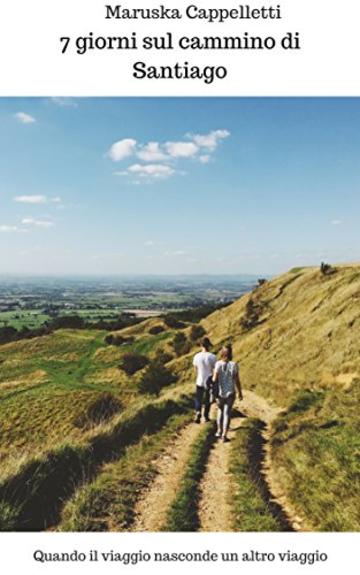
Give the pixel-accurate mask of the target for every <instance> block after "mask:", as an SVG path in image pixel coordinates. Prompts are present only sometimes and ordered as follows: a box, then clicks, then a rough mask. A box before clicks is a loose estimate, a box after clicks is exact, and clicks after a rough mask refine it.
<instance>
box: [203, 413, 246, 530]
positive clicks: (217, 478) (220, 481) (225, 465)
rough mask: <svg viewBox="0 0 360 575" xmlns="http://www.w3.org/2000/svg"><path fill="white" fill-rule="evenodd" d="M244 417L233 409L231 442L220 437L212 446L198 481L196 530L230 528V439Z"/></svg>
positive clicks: (230, 432) (231, 485)
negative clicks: (200, 479) (199, 482)
mask: <svg viewBox="0 0 360 575" xmlns="http://www.w3.org/2000/svg"><path fill="white" fill-rule="evenodd" d="M243 421H244V417H243V416H241V415H240V414H239V412H236V413H235V415H234V416H233V417H232V419H231V424H230V429H229V432H228V437H229V439H230V442H228V443H223V442H222V441H221V440H220V439H219V440H218V441H216V443H215V444H214V445H213V447H212V449H211V451H210V455H209V459H208V463H207V467H206V471H205V473H204V476H203V478H202V481H201V484H200V493H201V495H200V502H199V508H198V509H199V520H200V529H199V531H216V532H218V531H232V530H233V529H232V525H231V524H232V514H231V497H230V495H231V490H232V489H234V485H233V481H232V476H231V474H230V472H229V459H230V450H231V439H233V438H234V436H235V433H236V432H237V430H238V429H239V428H240V427H241V425H242V423H243Z"/></svg>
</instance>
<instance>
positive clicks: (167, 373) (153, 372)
mask: <svg viewBox="0 0 360 575" xmlns="http://www.w3.org/2000/svg"><path fill="white" fill-rule="evenodd" d="M176 381H177V376H176V375H175V374H174V373H173V372H172V371H171V370H170V369H169V368H167V367H165V366H164V365H162V364H160V363H158V362H154V363H152V364H150V365H149V366H148V367H147V368H146V370H145V372H144V373H143V375H142V377H141V379H140V381H139V391H140V392H141V393H149V394H151V395H159V393H160V391H161V389H162V388H163V387H165V386H167V385H171V384H172V383H175V382H176Z"/></svg>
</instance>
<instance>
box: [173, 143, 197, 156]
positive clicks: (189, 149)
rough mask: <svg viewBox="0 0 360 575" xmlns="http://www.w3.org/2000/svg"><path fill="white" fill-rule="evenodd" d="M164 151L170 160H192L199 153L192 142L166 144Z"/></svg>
mask: <svg viewBox="0 0 360 575" xmlns="http://www.w3.org/2000/svg"><path fill="white" fill-rule="evenodd" d="M165 149H166V151H167V152H168V154H169V155H170V156H171V157H172V158H192V157H193V156H195V155H196V154H197V153H198V151H199V148H198V147H197V146H196V145H195V144H194V143H193V142H166V144H165Z"/></svg>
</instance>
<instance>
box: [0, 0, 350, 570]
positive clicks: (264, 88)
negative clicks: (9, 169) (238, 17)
mask: <svg viewBox="0 0 360 575" xmlns="http://www.w3.org/2000/svg"><path fill="white" fill-rule="evenodd" d="M164 3H165V4H166V5H168V6H173V7H179V8H183V7H184V6H186V5H188V4H190V2H184V1H182V0H178V1H177V2H175V1H174V0H168V1H167V2H165V0H164ZM249 3H250V4H251V5H252V6H261V5H262V2H258V3H255V2H250V0H249ZM104 4H105V2H103V1H102V0H18V1H10V0H6V1H5V0H0V6H1V12H0V96H45V95H51V96H100V95H103V96H215V95H222V96H231V95H234V96H246V95H249V96H286V95H290V96H320V95H322V96H338V95H341V96H359V95H360V74H359V45H358V41H359V20H360V7H359V2H358V0H341V2H340V1H334V0H283V1H282V2H280V4H281V6H282V14H283V20H281V21H266V22H263V23H262V22H261V21H260V20H258V21H254V22H253V23H251V22H241V21H233V22H229V23H227V24H222V25H220V24H219V25H216V24H212V25H210V24H207V23H202V24H201V22H198V21H194V22H193V23H190V22H189V21H187V20H183V21H174V22H171V21H165V22H160V21H145V22H141V21H116V20H112V21H109V20H105V19H104V15H105V10H104ZM197 4H198V5H203V6H207V7H209V6H212V7H219V6H221V7H236V6H237V3H236V2H229V1H228V0H222V1H221V4H220V0H219V2H218V3H216V2H215V1H213V0H212V1H209V2H204V1H199V2H197ZM264 4H265V5H266V4H267V2H265V1H264ZM124 5H125V6H126V4H124ZM156 5H157V4H156V3H155V2H145V1H144V0H142V1H140V0H139V1H138V2H131V3H130V2H129V3H128V6H129V7H138V8H141V7H150V6H156ZM274 5H276V2H274ZM90 31H92V32H94V34H95V35H103V36H107V35H127V34H131V33H132V32H133V31H136V32H137V34H138V36H139V37H141V36H143V35H160V34H161V33H165V32H167V31H171V32H173V34H174V35H175V36H179V35H183V34H186V35H189V36H190V35H191V36H193V35H199V36H201V35H208V36H210V35H213V36H214V35H241V34H243V33H244V32H245V31H248V32H249V33H250V34H258V35H273V36H276V37H277V38H278V37H279V36H280V35H281V34H283V33H285V32H288V31H294V32H300V34H301V38H302V50H301V51H298V52H294V51H289V52H281V51H278V50H277V51H270V52H266V51H264V52H251V51H248V52H246V51H238V52H236V51H230V52H224V51H223V52H220V53H214V52H192V53H188V52H178V53H176V52H175V51H171V52H154V51H152V52H150V53H149V52H145V53H144V52H142V51H140V50H138V51H136V52H125V51H124V52H105V51H103V52H96V53H95V52H90V53H88V54H87V55H85V56H79V55H75V54H74V53H68V54H65V55H62V54H61V50H60V43H59V37H60V36H66V35H69V36H79V35H80V36H81V35H87V34H88V33H89V32H90ZM138 60H144V61H147V62H149V63H151V64H152V65H173V64H174V63H175V62H177V61H178V62H180V63H181V62H183V61H185V60H188V61H190V62H191V64H194V65H198V66H205V65H226V67H227V68H228V77H227V79H226V80H222V81H216V82H214V83H213V84H212V85H205V84H204V83H203V82H202V81H200V80H198V81H196V80H192V81H169V80H168V81H158V80H153V81H146V80H135V79H133V78H132V63H133V62H135V61H138ZM358 545H359V534H351V533H347V534H331V533H328V534H319V533H317V534H315V533H304V534H275V533H265V534H249V533H243V534H55V533H43V534H30V533H28V534H4V533H3V534H0V568H1V570H2V571H3V572H4V573H10V572H15V571H16V570H17V569H19V570H20V569H22V570H23V572H26V573H27V575H32V574H38V573H44V572H45V570H46V573H48V574H49V573H50V574H52V573H69V574H73V573H79V574H80V573H87V574H91V573H100V572H101V573H107V572H108V573H115V572H116V573H119V572H124V570H127V571H131V572H134V573H140V574H142V573H148V572H149V571H155V570H156V572H157V573H167V574H168V573H169V572H171V573H183V572H184V569H185V570H188V569H190V567H189V566H184V564H180V563H178V564H171V566H169V565H168V564H166V563H165V564H162V565H160V564H156V565H152V566H150V567H149V565H148V564H140V565H138V566H136V567H131V566H128V567H124V566H122V565H121V564H118V563H108V564H105V563H95V564H93V563H88V562H86V563H80V564H79V563H74V564H67V563H65V564H64V563H63V564H61V563H47V564H41V563H36V562H35V561H34V560H33V558H32V555H33V553H34V551H35V550H36V549H43V550H44V551H47V552H49V551H50V552H65V551H67V552H71V551H73V550H74V549H78V550H79V551H83V552H85V553H87V552H88V551H89V550H90V549H91V548H97V549H99V550H100V551H101V550H102V551H108V550H110V549H114V550H118V551H122V552H123V551H134V552H135V551H138V550H139V549H142V550H143V551H155V550H160V551H180V550H182V551H184V550H185V551H192V552H195V551H205V550H206V549H211V550H213V551H215V552H218V553H220V552H221V551H223V552H225V551H230V552H231V551H232V552H233V551H237V552H239V553H242V552H246V551H249V550H251V549H257V550H258V551H263V552H266V551H274V552H278V551H286V550H288V549H290V550H291V551H295V552H296V551H297V552H314V551H316V550H319V551H320V552H325V553H327V554H328V556H329V560H328V561H327V562H326V563H317V564H315V565H313V566H300V565H299V564H296V563H283V564H281V563H280V562H279V561H276V562H275V563H256V564H250V563H248V564H244V563H240V564H221V563H214V564H210V565H209V564H205V565H204V564H202V565H201V566H197V565H194V569H196V570H197V571H200V572H203V571H205V570H206V572H207V573H208V574H211V573H216V574H218V573H219V572H220V573H221V572H222V571H223V570H224V569H226V572H227V573H246V574H248V573H249V574H252V573H256V574H262V573H264V574H265V573H266V574H269V575H272V574H274V575H275V574H281V573H287V574H288V573H291V574H297V573H316V574H318V573H320V574H322V573H324V574H325V573H326V574H329V573H331V572H334V571H336V572H337V573H341V572H342V571H343V572H344V573H346V574H347V575H352V574H355V573H358V572H359V560H358V549H357V546H358Z"/></svg>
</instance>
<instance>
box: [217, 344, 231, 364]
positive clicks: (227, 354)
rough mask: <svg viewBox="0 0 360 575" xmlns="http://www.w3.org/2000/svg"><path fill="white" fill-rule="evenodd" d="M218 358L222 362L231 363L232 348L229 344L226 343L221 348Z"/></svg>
mask: <svg viewBox="0 0 360 575" xmlns="http://www.w3.org/2000/svg"><path fill="white" fill-rule="evenodd" d="M220 357H221V359H222V360H224V361H231V360H232V357H233V354H232V346H231V343H227V344H226V345H224V346H223V347H222V348H221V351H220Z"/></svg>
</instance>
